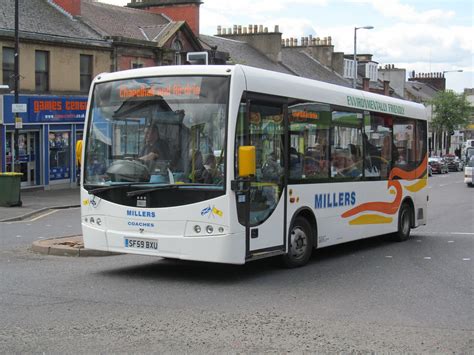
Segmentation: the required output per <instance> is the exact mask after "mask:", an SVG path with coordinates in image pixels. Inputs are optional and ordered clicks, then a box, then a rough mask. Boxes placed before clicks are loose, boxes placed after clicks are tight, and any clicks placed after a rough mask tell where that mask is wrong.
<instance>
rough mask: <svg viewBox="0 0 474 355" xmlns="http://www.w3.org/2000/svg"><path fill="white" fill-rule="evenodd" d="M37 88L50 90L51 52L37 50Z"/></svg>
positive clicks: (38, 90)
mask: <svg viewBox="0 0 474 355" xmlns="http://www.w3.org/2000/svg"><path fill="white" fill-rule="evenodd" d="M35 89H36V91H37V92H45V91H49V52H45V51H35Z"/></svg>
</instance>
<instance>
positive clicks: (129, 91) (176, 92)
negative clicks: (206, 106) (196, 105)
mask: <svg viewBox="0 0 474 355" xmlns="http://www.w3.org/2000/svg"><path fill="white" fill-rule="evenodd" d="M119 93H120V98H129V97H149V96H163V97H164V96H171V95H173V96H199V95H200V94H201V87H200V86H198V85H190V84H186V85H180V84H175V85H169V86H165V87H161V86H160V87H158V86H151V87H149V86H145V85H142V86H140V87H133V88H130V87H127V86H126V85H121V86H120V87H119Z"/></svg>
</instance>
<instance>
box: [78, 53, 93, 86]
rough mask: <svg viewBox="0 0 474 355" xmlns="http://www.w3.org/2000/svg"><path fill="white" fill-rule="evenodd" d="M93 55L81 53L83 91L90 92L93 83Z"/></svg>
mask: <svg viewBox="0 0 474 355" xmlns="http://www.w3.org/2000/svg"><path fill="white" fill-rule="evenodd" d="M92 58H93V57H92V56H91V55H84V54H81V58H80V62H81V63H80V66H81V68H80V72H81V73H80V75H81V78H80V81H81V92H89V88H90V86H91V83H92Z"/></svg>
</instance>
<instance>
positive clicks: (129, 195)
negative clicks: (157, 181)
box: [127, 184, 214, 197]
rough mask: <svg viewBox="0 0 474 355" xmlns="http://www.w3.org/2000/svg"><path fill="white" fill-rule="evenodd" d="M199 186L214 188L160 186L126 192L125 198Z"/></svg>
mask: <svg viewBox="0 0 474 355" xmlns="http://www.w3.org/2000/svg"><path fill="white" fill-rule="evenodd" d="M201 186H214V185H210V184H176V185H169V184H168V185H160V186H156V187H152V188H151V189H146V190H136V191H130V192H127V197H134V196H140V195H144V194H147V193H149V192H153V191H157V190H164V189H180V188H182V187H201Z"/></svg>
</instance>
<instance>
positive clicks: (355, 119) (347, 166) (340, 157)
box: [331, 111, 363, 179]
mask: <svg viewBox="0 0 474 355" xmlns="http://www.w3.org/2000/svg"><path fill="white" fill-rule="evenodd" d="M332 125H333V128H332V131H331V177H332V178H334V179H360V178H361V177H362V171H363V159H362V114H361V113H355V112H342V111H333V112H332Z"/></svg>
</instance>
